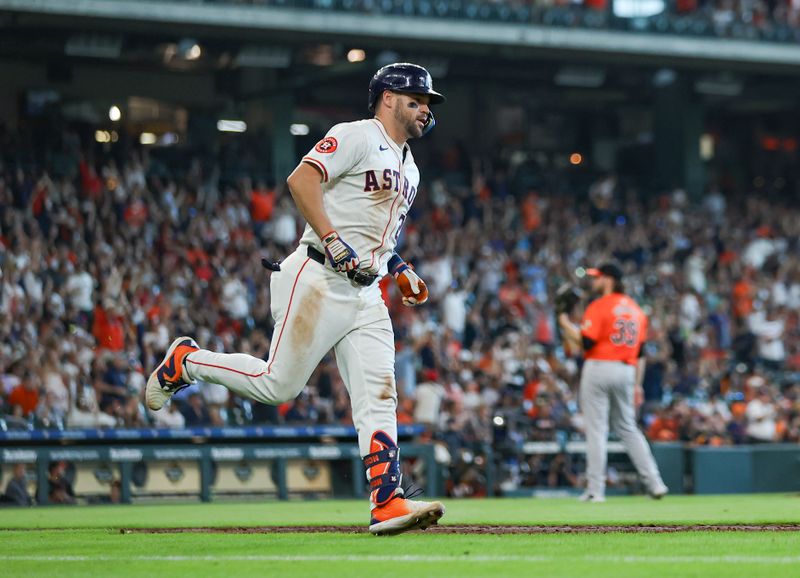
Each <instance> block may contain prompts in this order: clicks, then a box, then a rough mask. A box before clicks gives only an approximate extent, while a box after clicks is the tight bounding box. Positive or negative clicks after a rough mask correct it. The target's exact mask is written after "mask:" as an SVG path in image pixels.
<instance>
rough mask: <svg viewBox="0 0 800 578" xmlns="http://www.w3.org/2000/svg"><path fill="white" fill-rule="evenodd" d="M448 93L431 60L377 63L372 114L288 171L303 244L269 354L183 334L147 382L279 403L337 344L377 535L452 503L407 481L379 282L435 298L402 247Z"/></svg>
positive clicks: (283, 283)
mask: <svg viewBox="0 0 800 578" xmlns="http://www.w3.org/2000/svg"><path fill="white" fill-rule="evenodd" d="M444 100H445V98H444V96H442V95H441V94H439V93H438V92H436V91H435V90H433V82H432V80H431V76H430V74H429V73H428V71H427V70H425V69H424V68H422V67H421V66H417V65H415V64H408V63H396V64H390V65H388V66H384V67H383V68H381V69H380V70H378V71H377V72H376V73H375V75H374V76H373V78H372V80H371V82H370V84H369V103H368V104H369V110H370V111H371V112H374V115H375V116H374V118H370V119H367V120H360V121H355V122H348V123H342V124H338V125H336V126H334V127H333V128H332V129H331V130H330V132H328V134H327V135H326V136H325V138H323V139H322V140H321V141H319V143H317V145H316V146H315V147H314V148H313V149H311V151H309V152H308V154H307V155H306V156H304V157H303V158H302V160H301V162H300V164H299V165H298V166H297V168H296V169H295V170H294V172H292V174H291V175H290V176H289V178H288V179H287V183H288V185H289V190H290V191H291V194H292V197H293V198H294V200H295V203H296V204H297V207H298V208H299V209H300V212H301V213H302V214H303V217H305V219H306V221H307V222H308V224H307V226H306V228H305V231H304V233H303V236H302V238H301V240H300V245H299V246H298V248H297V249H296V250H295V251H294V253H292V254H291V255H289V256H288V257H287V258H286V259H285V260H284V261H283V262H282V263H280V265H277V264H273V267H274V269H275V272H274V273H273V274H272V278H271V279H270V291H271V307H272V316H273V318H274V319H275V330H274V334H273V339H272V344H271V347H270V351H269V360H268V361H266V362H265V361H263V360H261V359H258V358H256V357H252V356H250V355H246V354H242V353H234V354H225V353H214V352H211V351H207V350H204V349H199V348H198V346H197V343H195V341H194V340H193V339H192V338H190V337H179V338H177V339H176V340H175V341H173V342H172V344H171V345H170V347H169V349H168V351H167V354H166V357H165V358H164V360H163V361H162V362H161V364H160V365H159V366H158V367H157V368H156V370H155V371H154V372H153V373H152V375H151V376H150V378H149V379H148V382H147V388H146V399H147V405H148V406H149V407H150V408H151V409H153V410H158V409H160V408H161V407H163V406H164V404H165V403H166V401H167V400H168V399H169V398H170V397H171V396H172V395H173V394H174V393H175V392H176V391H178V390H179V389H182V388H184V387H187V386H188V385H190V384H192V383H194V382H195V380H198V379H199V380H202V381H206V382H211V383H218V384H222V385H224V386H226V387H228V388H229V389H230V390H232V391H234V392H235V393H237V394H238V395H240V396H243V397H248V398H251V399H254V400H256V401H260V402H262V403H268V404H273V405H277V404H280V403H283V402H286V401H288V400H291V399H294V398H295V397H297V395H298V394H299V393H300V391H301V390H302V389H303V387H304V386H305V385H306V383H307V381H308V379H309V377H310V376H311V373H312V372H313V371H314V368H315V367H316V366H317V364H318V363H319V361H320V360H321V359H322V357H323V356H324V355H325V354H326V353H327V352H328V351H330V349H331V348H333V349H334V351H335V353H336V361H337V363H338V365H339V371H340V372H341V374H342V378H343V379H344V382H345V384H346V386H347V389H348V392H349V394H350V400H351V403H352V407H353V421H354V422H355V427H356V430H357V432H358V443H359V448H360V451H361V455H362V456H363V460H364V466H365V468H366V476H367V480H368V481H369V487H370V502H371V508H372V511H371V514H372V516H371V522H370V527H369V529H370V531H371V532H372V533H373V534H378V535H380V534H396V533H400V532H405V531H407V530H412V529H416V528H420V529H425V528H427V527H428V526H430V525H431V524H435V523H436V522H437V521H438V520H439V518H441V517H442V516H443V515H444V506H443V505H442V504H441V503H439V502H431V503H428V502H420V501H412V500H410V499H408V498H406V497H405V496H404V492H403V488H402V487H401V479H402V476H401V474H400V458H399V449H398V447H397V420H396V406H397V390H396V386H395V377H394V334H393V330H392V324H391V322H390V320H389V313H388V310H387V308H386V305H385V304H384V302H383V300H382V298H381V293H380V290H379V287H378V280H379V279H380V278H381V277H382V276H384V275H386V274H387V273H390V274H392V275H393V276H394V278H395V280H396V281H397V283H398V286H399V288H400V291H401V292H402V294H403V303H404V304H405V305H408V306H415V305H419V304H421V303H424V302H425V301H426V300H427V297H428V290H427V287H426V286H425V283H424V282H423V281H422V280H421V279H420V278H419V277H418V276H417V274H416V273H415V272H414V271H413V270H412V269H411V268H409V266H408V265H407V264H406V263H405V262H404V261H403V259H402V258H401V257H400V256H399V255H398V254H397V253H395V252H394V247H395V245H396V243H397V237H398V235H399V233H400V230H401V228H402V226H403V222H404V221H405V219H406V215H407V214H408V210H409V208H410V207H411V204H412V203H413V202H414V198H415V197H416V195H417V187H418V186H419V177H420V175H419V170H418V169H417V165H416V164H415V163H414V157H413V155H412V154H411V150H410V148H409V146H408V143H407V141H408V140H409V139H412V138H419V137H421V136H422V135H424V134H425V133H427V132H428V131H429V130H430V129H431V128H432V127H433V125H434V118H433V114H432V112H431V110H430V106H431V105H434V104H439V103H442V102H444Z"/></svg>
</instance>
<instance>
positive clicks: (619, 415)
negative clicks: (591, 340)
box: [580, 359, 664, 496]
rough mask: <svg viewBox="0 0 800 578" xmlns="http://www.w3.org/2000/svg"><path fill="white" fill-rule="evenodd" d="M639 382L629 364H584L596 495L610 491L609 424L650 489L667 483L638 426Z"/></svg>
mask: <svg viewBox="0 0 800 578" xmlns="http://www.w3.org/2000/svg"><path fill="white" fill-rule="evenodd" d="M635 381H636V368H635V367H634V366H633V365H630V364H627V363H622V362H619V361H602V360H595V359H589V360H587V361H586V363H585V364H584V365H583V373H582V374H581V384H580V404H581V409H582V410H583V417H584V422H585V427H586V478H587V490H588V492H589V493H590V494H592V495H595V496H604V495H605V492H606V463H607V461H608V455H607V444H608V428H609V421H610V423H611V429H612V430H613V431H614V432H615V433H616V434H617V435H618V436H619V438H620V440H621V441H622V443H623V445H624V446H625V451H627V452H628V455H629V456H630V458H631V461H632V462H633V465H634V466H635V467H636V470H637V471H638V472H639V475H640V476H641V477H642V480H643V481H644V483H645V484H646V486H647V488H648V489H649V490H654V489H656V488H659V487H661V486H662V485H663V484H664V482H663V481H662V480H661V474H660V473H659V471H658V466H657V465H656V461H655V459H654V458H653V453H652V452H651V451H650V446H648V445H647V440H645V438H644V436H643V435H642V432H641V431H639V427H638V426H637V425H636V417H635V411H634V407H633V393H634V392H633V390H634V385H635Z"/></svg>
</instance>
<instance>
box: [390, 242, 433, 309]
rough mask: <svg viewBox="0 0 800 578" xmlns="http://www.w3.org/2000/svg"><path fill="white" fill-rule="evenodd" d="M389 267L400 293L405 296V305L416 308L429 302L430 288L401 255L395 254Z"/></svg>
mask: <svg viewBox="0 0 800 578" xmlns="http://www.w3.org/2000/svg"><path fill="white" fill-rule="evenodd" d="M387 267H388V269H389V273H391V275H392V277H394V279H395V281H397V286H398V287H399V289H400V293H402V294H403V305H405V306H407V307H414V306H415V305H421V304H423V303H425V302H426V301H427V300H428V286H427V285H425V281H423V280H422V279H421V278H420V276H419V275H417V272H416V271H414V269H413V268H412V267H411V265H409V264H408V263H406V262H405V261H403V258H402V257H400V255H398V254H397V253H393V254H392V256H391V257H390V258H389V263H387Z"/></svg>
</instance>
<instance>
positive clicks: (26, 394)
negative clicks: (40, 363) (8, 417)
mask: <svg viewBox="0 0 800 578" xmlns="http://www.w3.org/2000/svg"><path fill="white" fill-rule="evenodd" d="M8 405H9V406H10V407H11V413H12V414H14V415H18V416H20V417H28V416H29V415H31V414H32V413H33V412H34V411H36V407H37V406H38V405H39V387H38V385H37V383H36V379H35V377H34V376H33V375H32V374H31V373H30V372H29V371H26V372H25V374H24V375H23V378H22V383H20V384H19V385H17V386H16V387H15V388H14V389H12V390H11V393H10V394H8Z"/></svg>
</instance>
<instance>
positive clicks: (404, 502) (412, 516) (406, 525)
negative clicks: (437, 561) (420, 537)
mask: <svg viewBox="0 0 800 578" xmlns="http://www.w3.org/2000/svg"><path fill="white" fill-rule="evenodd" d="M442 516H444V506H443V505H442V503H441V502H417V501H414V500H409V499H406V498H404V497H402V496H396V497H394V498H392V499H391V500H390V501H389V502H388V503H386V504H384V505H383V506H376V507H375V508H374V509H373V510H372V520H371V521H370V524H369V531H370V532H372V533H373V534H375V535H376V536H392V535H394V534H401V533H403V532H408V531H411V530H425V529H427V528H429V527H430V526H434V525H436V524H437V523H438V522H439V519H440V518H441V517H442Z"/></svg>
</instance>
